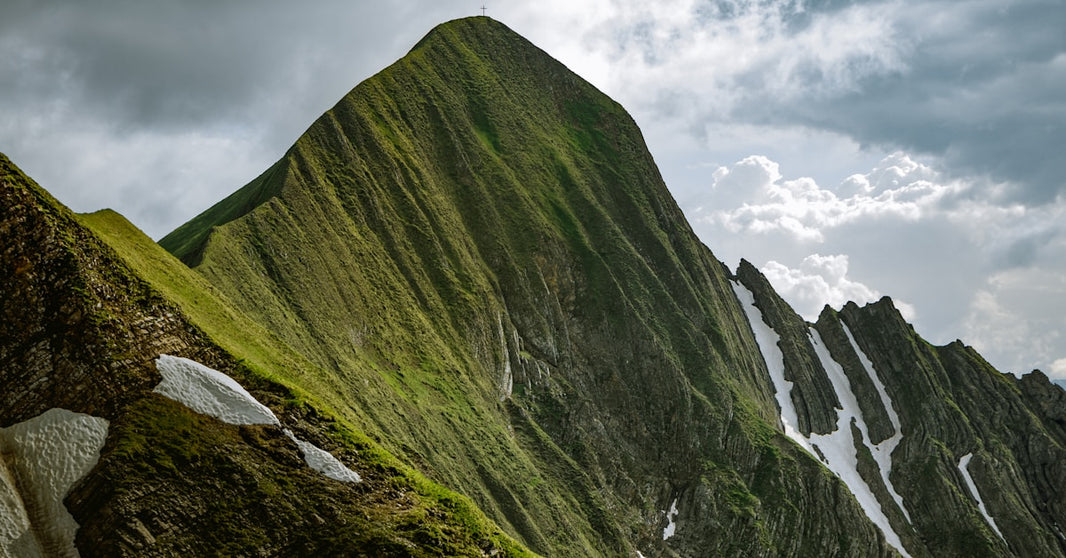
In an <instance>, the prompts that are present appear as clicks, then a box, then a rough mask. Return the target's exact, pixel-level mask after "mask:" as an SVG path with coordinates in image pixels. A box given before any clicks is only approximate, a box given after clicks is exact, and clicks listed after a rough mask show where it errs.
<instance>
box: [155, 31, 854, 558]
mask: <svg viewBox="0 0 1066 558" xmlns="http://www.w3.org/2000/svg"><path fill="white" fill-rule="evenodd" d="M274 168H275V169H277V172H274V173H271V174H270V175H269V177H267V175H264V177H267V178H264V179H263V180H267V181H269V184H267V183H265V182H261V181H260V182H254V183H252V184H250V185H249V186H247V187H246V189H248V192H245V193H238V194H235V195H234V196H231V197H230V198H227V199H226V200H223V201H222V202H220V203H219V205H217V206H216V207H215V208H212V209H211V210H209V211H208V212H207V213H205V214H204V215H202V216H201V217H198V218H197V219H194V220H193V221H191V222H190V223H188V224H186V225H185V226H183V227H181V228H179V229H178V230H176V231H175V232H174V233H172V234H171V235H168V236H167V237H165V238H164V239H163V240H162V241H161V244H162V245H163V246H164V247H166V248H168V249H169V250H171V251H172V252H174V253H175V254H176V255H178V256H180V257H182V258H183V259H184V260H186V261H194V262H195V261H198V262H199V263H198V265H197V266H196V268H195V269H196V271H197V272H199V273H201V274H202V275H203V276H204V277H206V278H207V279H208V281H209V282H210V283H211V284H212V285H214V286H215V287H217V288H218V289H219V290H221V291H223V292H224V293H225V295H226V297H227V298H228V299H229V300H230V301H232V303H233V305H234V306H236V307H238V308H240V309H241V310H242V311H243V312H245V313H247V315H248V316H250V317H251V318H252V319H254V320H255V321H257V322H258V323H260V324H261V325H262V326H263V327H265V328H266V329H267V330H269V331H270V332H272V333H273V334H274V335H276V336H277V337H278V338H279V339H281V340H282V341H283V342H284V343H285V344H287V345H288V346H289V347H291V348H292V349H293V350H295V351H296V352H297V353H299V354H300V355H301V356H302V357H303V358H306V359H307V360H308V361H310V362H312V363H314V365H315V366H317V367H320V368H321V369H322V370H326V371H328V375H330V376H332V377H331V378H328V380H329V381H335V382H336V385H338V386H340V389H339V390H338V392H337V394H336V396H335V397H336V401H338V402H337V404H336V406H335V408H336V410H337V412H338V413H339V414H340V415H341V416H342V417H344V419H345V420H349V421H351V422H352V423H353V424H355V425H357V427H358V428H360V429H362V430H363V431H365V432H367V433H368V434H369V435H371V436H372V437H375V439H378V440H380V441H381V443H382V444H383V445H385V446H386V447H387V448H388V449H389V450H390V451H393V452H394V453H395V454H396V455H397V456H398V457H400V458H401V459H403V460H404V461H406V462H408V463H412V464H414V465H415V466H417V467H418V468H420V469H421V470H424V471H426V472H427V474H428V475H430V476H431V477H433V478H434V479H438V480H440V481H442V482H444V483H445V484H447V485H448V486H453V487H456V488H458V489H459V490H461V491H462V492H464V493H465V494H467V495H469V496H470V497H471V498H473V499H474V501H476V502H477V503H478V505H480V506H481V507H482V508H483V509H484V510H485V511H486V512H487V513H488V514H489V515H490V516H491V517H492V518H493V519H495V520H496V521H497V522H498V523H500V525H502V526H504V527H505V528H506V529H507V530H508V531H509V532H510V533H513V534H514V535H515V536H517V537H519V538H520V539H521V540H522V541H523V542H525V543H526V544H528V545H529V546H530V547H531V548H532V549H533V550H535V551H540V552H544V553H551V554H553V555H572V556H588V555H621V554H631V553H633V552H634V550H635V549H636V548H642V549H645V550H648V549H656V548H661V547H662V536H661V535H662V531H661V530H662V527H664V526H665V516H664V515H663V513H664V512H663V510H665V509H666V508H667V507H668V506H669V503H670V501H671V500H674V499H677V498H678V497H679V496H680V495H682V494H684V495H685V496H684V500H683V501H684V502H686V503H685V505H691V506H694V507H695V508H699V509H714V510H716V511H715V513H714V514H712V515H706V514H704V515H703V516H702V519H700V520H699V521H700V522H702V523H699V524H697V523H693V524H691V528H692V531H691V532H692V533H693V535H692V539H691V541H690V544H691V545H692V548H722V549H731V550H730V552H733V553H736V552H745V551H750V552H765V551H767V549H768V548H774V545H775V544H777V543H776V542H775V541H774V540H773V538H772V537H769V536H767V535H766V533H767V531H768V529H770V528H771V527H770V525H773V529H776V531H777V535H776V536H779V537H793V538H795V539H796V540H797V541H798V542H796V543H795V544H798V545H802V547H803V548H808V549H814V550H817V549H826V548H839V544H838V543H837V542H836V541H835V536H836V535H834V534H833V533H834V532H835V531H834V529H841V528H842V527H841V526H840V524H841V522H840V521H834V520H833V519H832V518H833V517H834V514H837V515H839V516H847V515H848V514H849V513H850V512H849V511H848V510H849V509H851V508H847V507H846V506H845V507H842V508H840V509H836V508H834V509H828V508H825V509H821V510H820V511H819V513H824V514H826V515H827V516H829V517H830V519H829V520H827V521H825V524H826V525H827V526H826V527H822V528H819V530H816V531H815V530H810V529H807V528H806V527H805V525H804V523H803V521H802V520H801V519H800V518H798V517H796V516H795V514H794V510H795V509H797V507H800V506H801V504H800V503H798V502H793V501H790V500H789V497H784V496H782V494H791V495H793V496H794V495H796V494H801V493H804V492H817V491H830V492H833V493H838V492H839V487H838V486H836V485H834V484H833V482H834V481H832V480H831V479H830V478H828V477H826V476H824V475H814V476H813V477H812V478H811V479H804V478H799V477H797V476H796V475H795V471H796V468H797V467H809V466H810V465H811V463H809V462H807V461H804V460H807V459H808V458H806V457H805V456H803V455H802V454H794V453H793V452H792V450H790V449H789V446H788V445H787V443H782V442H781V439H778V438H776V437H774V436H773V435H768V434H767V433H769V432H773V428H772V427H771V426H770V425H771V424H773V423H775V422H776V420H777V415H776V409H775V407H774V403H773V400H772V398H771V397H770V395H769V394H770V393H771V392H770V390H769V388H768V384H767V380H766V375H765V371H764V370H763V369H762V363H761V360H760V359H759V357H758V354H759V353H758V350H757V348H756V347H755V346H754V342H753V339H752V337H751V333H750V329H749V328H748V326H747V323H746V321H745V318H744V316H743V314H742V313H741V311H740V309H739V306H738V305H737V301H736V298H735V297H734V296H733V292H732V289H731V287H729V285H728V282H727V273H726V271H725V270H724V268H723V267H722V266H721V264H719V263H718V262H717V261H716V260H715V259H714V257H713V256H712V255H711V254H710V252H709V251H708V250H707V249H706V248H705V247H704V246H703V245H702V244H701V243H700V242H699V241H698V240H697V239H696V237H695V235H694V234H693V233H692V231H691V229H690V228H689V227H688V225H687V223H686V222H685V220H684V217H683V215H682V214H681V211H680V209H679V208H678V207H677V205H676V203H674V201H673V200H672V198H671V197H670V195H669V193H668V191H667V189H666V187H665V185H664V184H663V182H662V179H661V177H660V176H659V173H658V170H657V169H656V167H655V165H654V161H653V160H652V158H651V156H650V154H649V153H648V152H647V149H646V148H645V146H644V142H643V138H642V137H641V135H640V132H639V130H638V129H637V127H636V125H635V123H634V122H633V120H632V119H631V118H630V117H629V115H628V114H626V113H625V111H624V110H623V109H622V108H621V107H620V106H619V105H618V104H617V103H615V102H613V101H612V100H610V99H609V98H607V97H606V96H604V95H603V94H602V93H600V92H599V91H597V90H596V89H595V88H594V87H592V86H591V85H589V84H588V83H587V82H585V81H583V80H581V79H580V78H579V77H577V76H576V75H574V74H573V73H571V72H570V71H569V70H567V69H566V68H565V67H564V66H563V65H562V64H559V63H558V62H557V61H555V60H553V59H551V58H550V57H549V56H547V55H546V54H545V53H544V52H542V51H540V50H539V49H537V48H536V47H535V46H533V45H531V44H530V43H528V41H525V40H524V39H522V38H521V37H519V36H517V35H515V34H514V33H513V32H512V31H510V30H509V29H507V28H506V27H504V26H503V25H501V24H499V23H497V22H494V21H492V20H490V19H488V18H470V19H464V20H457V21H453V22H449V23H447V24H444V25H441V26H439V27H438V28H436V29H434V30H433V31H432V32H431V33H430V34H429V35H427V37H426V38H425V39H423V40H422V41H421V42H420V43H419V44H418V45H416V46H415V47H414V48H413V49H412V50H411V52H410V53H408V55H407V56H405V57H404V58H403V59H401V60H400V61H398V62H397V63H395V64H394V65H392V66H390V67H389V68H387V69H385V70H384V71H382V72H381V73H379V74H377V75H376V76H374V77H372V78H371V79H369V80H367V81H365V82H363V83H362V84H360V85H359V86H357V87H356V88H355V89H354V90H353V91H352V92H351V93H349V94H348V95H347V96H346V97H345V98H344V99H342V100H341V101H340V102H339V103H338V104H337V105H336V106H334V107H333V108H332V109H331V110H330V111H328V112H327V113H326V114H324V115H323V116H322V117H321V118H320V119H319V120H318V121H316V122H315V123H314V124H313V125H312V126H311V127H310V128H309V129H308V131H307V132H306V133H305V134H304V136H302V137H301V138H300V139H299V140H298V141H297V142H296V144H295V145H294V146H293V147H292V148H291V149H290V150H289V152H288V153H287V154H286V155H285V157H284V159H283V160H282V161H281V162H279V163H278V164H277V165H275V167H274ZM256 192H271V193H272V195H271V196H268V197H260V196H258V194H256ZM246 200H256V201H257V202H258V205H257V206H255V207H254V208H251V209H250V210H248V208H247V207H246V206H245V205H244V204H245V201H246ZM237 214H239V215H240V216H239V217H238V218H236V219H230V218H229V216H232V215H237ZM332 398H333V396H331V400H333V399H332ZM797 459H798V460H800V462H799V463H798V462H797V461H796V460H797ZM712 471H713V474H712V473H711V472H712ZM720 478H728V479H731V480H730V486H731V490H730V491H728V492H722V493H719V492H716V491H710V490H706V489H705V488H703V487H706V486H709V485H713V484H714V483H715V482H717V481H716V480H715V479H720ZM806 483H809V485H808V484H806ZM782 486H787V487H789V489H788V490H789V491H783V489H782ZM790 491H791V492H790ZM697 533H698V534H697ZM727 539H728V540H727ZM848 544H849V545H855V546H853V547H849V548H866V546H863V545H864V544H872V543H869V541H858V542H851V543H848Z"/></svg>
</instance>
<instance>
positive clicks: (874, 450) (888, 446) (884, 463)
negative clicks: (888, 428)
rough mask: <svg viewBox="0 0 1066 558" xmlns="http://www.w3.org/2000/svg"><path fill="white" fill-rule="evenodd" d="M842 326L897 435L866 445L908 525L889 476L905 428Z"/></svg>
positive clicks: (882, 385) (860, 351)
mask: <svg viewBox="0 0 1066 558" xmlns="http://www.w3.org/2000/svg"><path fill="white" fill-rule="evenodd" d="M840 325H842V326H843V327H844V334H845V335H847V336H848V342H850V343H851V348H852V349H853V350H854V351H855V354H857V355H859V361H860V362H861V363H862V367H863V369H864V370H866V375H867V376H869V378H870V381H871V382H873V384H874V388H875V389H876V390H877V395H878V396H879V397H880V398H881V406H883V407H884V408H885V412H887V413H888V421H889V422H890V423H892V429H893V430H894V431H895V434H893V435H892V436H890V437H888V438H886V439H884V440H881V443H879V444H877V445H870V444H869V443H867V444H866V446H867V447H868V448H870V453H871V454H873V456H874V460H875V461H877V468H878V470H880V471H881V479H882V480H884V482H885V487H887V488H888V493H889V494H890V495H891V496H892V499H893V500H895V501H896V505H897V506H899V509H900V511H902V512H903V516H904V517H906V518H907V523H913V522H912V521H911V515H910V514H909V513H907V508H905V507H904V506H903V496H900V494H899V492H896V487H895V485H893V484H892V480H891V479H889V475H890V474H891V473H892V452H894V451H896V447H897V446H899V443H900V441H902V440H903V426H902V424H901V423H900V421H899V414H897V413H896V409H895V408H893V407H892V399H891V398H890V397H889V396H888V391H887V390H885V384H883V383H882V382H881V378H880V377H878V375H877V371H876V370H875V369H874V364H873V362H871V361H870V358H869V357H867V356H866V353H864V352H862V349H860V348H859V344H858V343H856V342H855V336H854V335H852V333H851V329H849V328H848V324H845V323H844V322H841V323H840ZM863 435H864V436H866V440H865V441H866V442H869V441H870V435H869V433H868V432H863Z"/></svg>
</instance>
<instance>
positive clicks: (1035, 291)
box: [961, 265, 1066, 377]
mask: <svg viewBox="0 0 1066 558" xmlns="http://www.w3.org/2000/svg"><path fill="white" fill-rule="evenodd" d="M1059 267H1060V268H1061V267H1062V266H1061V265H1060V266H1059ZM963 325H964V331H963V332H961V333H962V334H963V339H964V340H965V341H966V342H967V343H969V344H971V345H973V346H974V348H975V349H977V351H978V352H980V353H981V354H982V355H983V356H984V357H985V358H986V359H987V360H989V362H991V363H992V364H993V365H995V366H996V367H997V368H999V369H1000V370H1001V371H1003V372H1014V373H1015V374H1024V373H1027V372H1029V371H1030V370H1032V369H1033V368H1040V369H1041V370H1044V371H1049V372H1050V373H1051V374H1052V375H1056V376H1060V377H1066V357H1064V353H1066V350H1064V346H1066V269H1058V270H1047V269H1037V268H1019V269H1011V270H1007V271H1001V272H998V273H995V274H993V275H991V277H989V278H988V280H987V281H986V283H985V285H984V287H983V288H982V289H980V290H978V291H977V292H976V293H975V294H974V295H973V299H972V301H971V303H970V309H969V313H968V315H967V316H966V319H965V322H964V324H963Z"/></svg>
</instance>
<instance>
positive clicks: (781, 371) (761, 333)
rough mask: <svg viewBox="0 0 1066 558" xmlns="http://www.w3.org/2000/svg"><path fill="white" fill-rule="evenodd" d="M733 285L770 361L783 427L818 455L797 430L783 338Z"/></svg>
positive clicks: (739, 287)
mask: <svg viewBox="0 0 1066 558" xmlns="http://www.w3.org/2000/svg"><path fill="white" fill-rule="evenodd" d="M730 284H732V286H733V292H735V293H736V295H737V298H739V299H740V306H741V307H742V308H744V315H745V316H747V317H748V323H750V324H751V330H752V332H753V333H755V342H756V343H757V344H758V345H759V350H760V351H761V352H762V356H763V360H764V361H766V369H767V370H768V371H769V372H770V381H771V382H773V384H774V392H775V393H774V397H775V398H776V399H777V406H778V408H780V410H781V425H782V426H783V427H784V428H785V436H788V437H789V438H791V439H792V440H793V441H794V442H796V443H797V444H799V445H800V446H802V447H803V449H805V450H807V452H808V453H810V454H811V455H815V454H814V449H813V448H811V445H810V443H808V442H807V438H805V437H804V436H803V434H800V432H799V430H796V425H798V424H799V415H798V414H797V413H796V406H795V404H794V403H793V402H792V382H790V381H788V380H786V379H785V355H784V354H782V353H781V348H780V347H778V346H777V344H778V342H780V341H781V337H780V336H779V335H778V334H777V332H776V331H774V330H773V329H772V328H771V327H770V326H769V325H767V324H766V322H765V321H763V318H762V311H761V310H759V307H757V306H755V295H754V294H752V292H751V291H749V290H748V288H747V287H745V286H744V285H742V284H740V283H739V282H732V281H731V282H730ZM815 457H817V455H815Z"/></svg>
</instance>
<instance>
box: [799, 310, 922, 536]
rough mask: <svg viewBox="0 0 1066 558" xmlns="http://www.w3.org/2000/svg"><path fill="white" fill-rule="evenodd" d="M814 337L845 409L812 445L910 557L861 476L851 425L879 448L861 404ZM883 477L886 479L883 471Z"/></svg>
mask: <svg viewBox="0 0 1066 558" xmlns="http://www.w3.org/2000/svg"><path fill="white" fill-rule="evenodd" d="M811 337H812V339H811V344H812V345H813V346H814V352H815V353H816V354H817V355H818V359H819V360H820V361H821V362H822V367H823V368H824V369H825V372H826V375H827V376H829V381H830V382H831V383H832V384H833V390H834V391H836V394H837V398H838V399H839V400H840V405H841V407H842V408H838V409H837V427H836V430H834V431H832V432H830V433H828V434H813V433H812V434H811V437H810V442H811V445H812V446H815V447H817V448H818V449H819V450H821V452H822V455H824V456H825V459H824V460H823V462H824V463H825V464H826V466H827V467H829V470H830V471H833V472H834V473H836V475H837V476H838V477H840V479H841V480H843V481H844V484H846V485H847V486H848V489H849V490H851V493H852V494H853V495H855V499H856V500H857V501H858V502H859V506H860V507H861V508H862V510H863V511H864V512H866V516H867V517H869V518H870V521H873V522H874V524H875V525H877V527H878V528H880V529H881V532H882V533H884V534H885V540H886V541H887V542H888V544H890V545H892V547H893V548H895V549H896V550H898V551H899V553H900V554H902V555H903V556H910V555H909V554H907V551H906V550H905V549H904V548H903V542H902V541H901V540H900V538H899V535H898V534H896V531H895V530H894V529H892V524H891V523H890V522H889V520H888V516H886V515H885V512H884V510H883V509H882V508H881V504H880V503H879V502H878V501H877V496H875V495H874V493H873V490H871V489H870V485H868V484H866V481H865V480H863V478H862V475H860V474H859V457H858V455H857V454H856V452H855V438H854V435H853V431H852V429H851V424H852V421H854V423H855V426H856V428H857V429H858V430H859V434H860V436H861V437H862V438H861V440H860V442H862V444H863V445H865V446H866V447H867V448H868V449H870V451H871V453H875V452H874V450H875V449H876V446H873V447H871V446H872V444H870V441H869V440H870V432H869V429H868V428H867V426H866V422H865V421H864V420H863V417H862V411H861V410H860V409H859V400H858V399H857V398H856V397H855V394H854V393H853V392H852V391H851V383H850V382H849V381H848V377H847V375H845V374H844V369H843V367H841V366H840V364H838V363H837V362H836V361H835V360H833V358H832V357H831V356H830V354H829V349H827V348H826V346H825V343H823V342H822V336H821V334H819V333H818V330H816V329H814V328H811ZM878 466H880V462H879V461H878ZM882 476H884V471H883V470H882Z"/></svg>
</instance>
